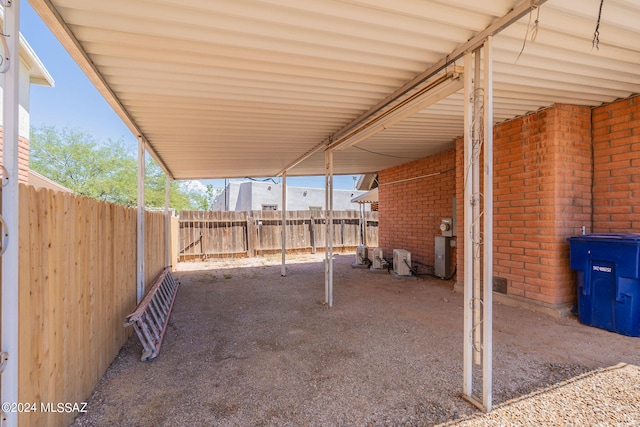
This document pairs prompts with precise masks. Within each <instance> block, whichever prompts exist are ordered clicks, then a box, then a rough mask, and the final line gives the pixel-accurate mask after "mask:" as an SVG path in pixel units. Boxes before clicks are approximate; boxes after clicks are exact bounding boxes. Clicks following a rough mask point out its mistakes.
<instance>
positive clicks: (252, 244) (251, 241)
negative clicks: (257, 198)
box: [247, 211, 256, 258]
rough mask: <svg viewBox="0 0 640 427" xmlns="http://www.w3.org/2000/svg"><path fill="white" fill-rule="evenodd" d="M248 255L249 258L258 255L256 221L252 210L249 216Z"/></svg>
mask: <svg viewBox="0 0 640 427" xmlns="http://www.w3.org/2000/svg"><path fill="white" fill-rule="evenodd" d="M247 256H248V257H249V258H252V257H254V256H256V222H255V220H254V218H253V216H252V214H251V211H249V215H248V216H247Z"/></svg>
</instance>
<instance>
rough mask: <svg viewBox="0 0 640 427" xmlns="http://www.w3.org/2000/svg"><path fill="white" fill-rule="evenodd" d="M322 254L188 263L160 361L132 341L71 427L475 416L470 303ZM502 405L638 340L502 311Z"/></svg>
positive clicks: (635, 352) (416, 421)
mask: <svg viewBox="0 0 640 427" xmlns="http://www.w3.org/2000/svg"><path fill="white" fill-rule="evenodd" d="M352 262H353V256H352V255H337V256H336V259H335V280H334V302H335V306H334V307H333V308H331V309H329V308H327V307H326V306H325V305H323V300H324V264H323V255H297V256H295V257H290V263H289V265H288V270H287V271H288V272H287V276H286V277H281V276H280V265H279V258H278V257H275V256H274V257H270V258H269V257H267V258H255V259H227V260H210V261H205V262H193V263H181V264H180V265H179V269H178V272H176V273H175V277H176V278H177V279H178V280H179V281H180V283H181V286H180V289H179V291H178V295H177V297H176V302H175V305H174V309H173V314H172V316H171V320H170V323H169V327H168V330H167V332H166V335H165V339H164V343H163V347H162V351H161V353H160V355H159V356H158V357H157V358H156V359H155V360H153V361H151V362H144V363H143V362H140V359H139V358H140V354H141V350H142V347H141V345H140V343H139V342H138V339H137V337H136V336H135V335H134V336H132V338H131V339H130V340H129V342H128V343H127V344H126V345H125V347H124V348H123V349H122V351H121V352H120V354H119V355H118V357H117V358H116V360H115V361H114V362H113V363H112V365H111V367H110V368H109V370H108V371H107V373H106V374H105V376H104V378H103V379H102V380H101V381H100V383H99V384H98V386H97V387H96V389H95V391H94V393H93V394H92V395H91V397H90V399H89V405H88V413H86V414H82V415H81V416H80V417H78V418H77V419H76V421H75V423H74V424H73V425H74V426H112V425H119V426H302V425H310V426H321V425H322V426H324V425H327V426H328V425H331V426H333V425H336V426H366V425H371V426H387V425H389V426H391V425H393V426H399V425H411V426H413V425H416V426H423V425H425V426H426V425H434V424H438V423H441V422H445V421H449V420H455V419H465V418H468V417H469V416H471V415H472V414H475V413H477V412H478V411H477V410H476V409H475V407H473V406H472V405H471V404H469V403H468V402H466V401H465V400H463V399H462V398H461V397H460V392H461V390H462V351H463V337H462V335H463V334H462V326H463V324H462V320H463V319H462V316H463V310H462V295H461V294H460V293H454V292H453V291H452V288H453V282H445V281H441V280H437V279H422V278H421V279H419V280H395V279H393V278H392V277H391V276H390V275H388V274H375V273H371V272H369V271H367V270H361V269H353V268H351V263H352ZM493 343H494V347H493V351H494V361H493V388H494V403H495V404H498V403H500V402H504V401H506V400H509V399H512V398H515V397H518V396H521V395H523V394H526V393H529V392H531V391H534V390H537V389H539V388H542V387H545V386H548V385H549V384H553V383H557V382H560V381H563V380H566V379H568V378H571V377H574V376H576V375H579V374H582V373H585V372H587V371H590V370H594V369H596V368H601V367H606V366H612V365H615V364H617V363H619V362H625V363H630V364H635V365H640V338H630V337H625V336H622V335H618V334H614V333H610V332H606V331H603V330H600V329H596V328H592V327H588V326H584V325H581V324H580V323H579V322H578V321H577V319H576V318H574V317H572V318H562V319H556V318H551V317H548V316H546V315H543V314H538V313H535V312H532V311H528V310H523V309H516V308H512V307H508V306H503V305H499V304H495V305H494V334H493Z"/></svg>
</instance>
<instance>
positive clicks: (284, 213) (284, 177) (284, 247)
mask: <svg viewBox="0 0 640 427" xmlns="http://www.w3.org/2000/svg"><path fill="white" fill-rule="evenodd" d="M286 262H287V172H283V173H282V267H281V268H280V275H281V276H282V277H285V276H286V275H287V266H286Z"/></svg>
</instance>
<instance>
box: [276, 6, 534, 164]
mask: <svg viewBox="0 0 640 427" xmlns="http://www.w3.org/2000/svg"><path fill="white" fill-rule="evenodd" d="M545 2H546V0H524V1H522V2H521V3H520V4H518V5H517V6H516V7H514V8H513V9H512V10H510V11H509V12H508V13H507V14H506V15H504V16H503V17H501V18H500V19H498V20H497V21H495V22H494V23H492V24H491V25H489V26H488V27H487V28H485V29H484V30H482V31H481V32H479V33H478V34H477V35H475V36H474V37H472V38H471V39H469V40H468V41H467V42H466V43H464V44H462V45H460V46H459V47H458V48H456V49H455V50H453V51H452V52H451V53H450V54H449V55H447V56H445V57H444V58H442V59H440V60H439V61H438V62H436V63H435V64H434V65H433V66H431V67H430V68H428V69H426V70H425V71H423V72H422V73H420V74H418V75H417V76H416V77H414V78H413V79H411V80H410V81H409V82H407V83H406V84H404V85H403V86H402V87H400V88H398V89H397V90H396V91H394V92H393V93H392V94H391V95H389V96H387V97H386V98H385V99H383V100H382V101H380V102H379V103H378V104H376V105H375V106H373V107H372V108H371V109H369V110H368V111H367V112H365V113H363V114H362V115H360V117H358V118H357V119H355V120H354V121H352V122H351V123H350V124H348V125H347V126H345V127H343V128H342V129H340V130H339V131H338V132H336V133H334V134H333V135H332V136H331V137H330V138H327V139H326V140H324V141H323V142H321V143H320V144H318V145H316V146H315V147H313V148H312V149H311V150H309V151H307V152H306V153H304V154H303V155H302V156H300V157H298V158H297V159H296V160H294V161H293V162H291V163H289V164H288V165H287V166H285V167H284V168H283V169H282V170H281V171H280V172H278V174H277V176H280V175H282V174H283V173H284V172H286V171H288V170H289V169H291V168H293V167H295V166H297V165H299V164H300V163H302V162H303V161H305V160H306V159H308V158H309V157H311V156H312V155H313V154H315V153H317V152H318V151H320V150H321V149H322V148H328V147H329V146H331V149H336V148H337V147H339V146H340V145H341V142H340V139H341V138H342V137H344V136H345V135H348V134H350V133H351V132H352V131H353V130H354V129H356V128H357V127H360V126H361V125H362V124H363V123H365V122H367V121H368V120H371V119H372V118H373V116H374V115H376V114H377V113H379V112H380V111H381V110H382V109H384V108H386V107H388V106H390V104H391V103H392V102H394V101H396V100H397V99H398V98H400V97H402V96H405V95H407V94H408V93H409V92H411V91H412V90H414V89H416V88H417V87H419V86H420V85H422V84H423V83H425V82H426V81H427V80H429V79H430V78H432V77H433V76H434V75H436V74H437V73H438V72H440V71H442V70H443V69H444V68H445V67H447V66H448V65H449V64H451V63H453V62H454V61H456V60H457V59H459V58H461V57H462V56H463V55H464V54H465V53H466V52H470V51H473V50H474V49H476V48H478V47H479V46H481V45H482V44H483V43H484V41H485V39H486V38H487V37H489V36H494V35H496V34H498V33H499V32H500V31H502V30H503V29H505V28H506V27H508V26H510V25H511V24H513V23H514V22H516V21H518V20H519V19H520V18H522V17H523V16H525V15H526V14H527V13H529V12H530V11H531V10H532V9H533V8H536V7H540V6H541V5H542V4H544V3H545ZM349 139H351V138H347V139H345V140H344V142H347V141H348V140H349ZM336 142H337V143H336Z"/></svg>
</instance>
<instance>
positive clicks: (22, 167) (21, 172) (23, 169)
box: [0, 127, 29, 184]
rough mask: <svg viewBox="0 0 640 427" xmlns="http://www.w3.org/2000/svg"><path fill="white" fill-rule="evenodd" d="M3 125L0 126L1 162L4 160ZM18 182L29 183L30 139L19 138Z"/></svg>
mask: <svg viewBox="0 0 640 427" xmlns="http://www.w3.org/2000/svg"><path fill="white" fill-rule="evenodd" d="M2 135H3V134H2V127H0V163H1V162H2V145H3V144H2ZM18 182H21V183H23V184H28V183H29V140H28V139H27V138H24V137H22V136H21V137H20V138H19V139H18Z"/></svg>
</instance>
